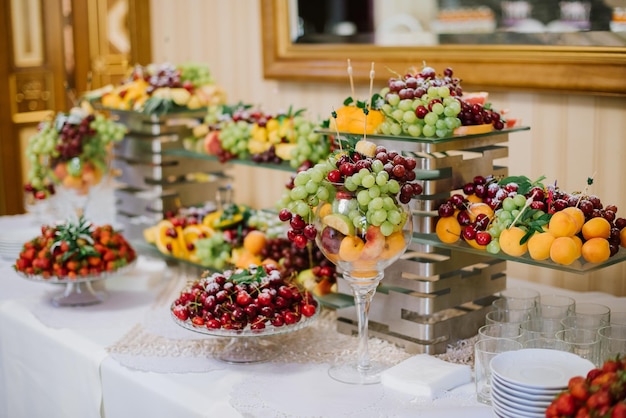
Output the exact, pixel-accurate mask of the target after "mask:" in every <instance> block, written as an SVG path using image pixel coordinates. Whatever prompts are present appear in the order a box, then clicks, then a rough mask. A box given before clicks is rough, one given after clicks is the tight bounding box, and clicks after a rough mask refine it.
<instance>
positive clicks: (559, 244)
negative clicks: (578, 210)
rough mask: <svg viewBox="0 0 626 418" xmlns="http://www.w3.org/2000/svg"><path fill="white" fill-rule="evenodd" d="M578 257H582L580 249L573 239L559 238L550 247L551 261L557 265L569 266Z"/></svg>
mask: <svg viewBox="0 0 626 418" xmlns="http://www.w3.org/2000/svg"><path fill="white" fill-rule="evenodd" d="M557 213H558V212H557ZM578 257H580V249H579V248H578V244H577V243H576V241H575V240H573V239H572V238H571V237H557V238H555V239H554V242H553V243H552V245H551V246H550V259H551V260H552V261H554V262H555V263H557V264H562V265H564V266H569V265H570V264H572V263H573V262H574V261H576V259H578Z"/></svg>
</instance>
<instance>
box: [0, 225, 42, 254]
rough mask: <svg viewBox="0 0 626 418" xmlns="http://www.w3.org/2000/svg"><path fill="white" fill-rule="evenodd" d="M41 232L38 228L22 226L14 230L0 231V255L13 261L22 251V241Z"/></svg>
mask: <svg viewBox="0 0 626 418" xmlns="http://www.w3.org/2000/svg"><path fill="white" fill-rule="evenodd" d="M40 233H41V230H40V229H38V228H23V229H17V230H14V231H8V232H1V231H0V257H2V258H4V259H5V260H9V261H15V260H16V259H17V258H18V257H19V255H20V252H21V251H22V247H23V246H24V243H26V242H27V241H30V240H31V239H33V238H35V237H36V236H37V235H39V234H40Z"/></svg>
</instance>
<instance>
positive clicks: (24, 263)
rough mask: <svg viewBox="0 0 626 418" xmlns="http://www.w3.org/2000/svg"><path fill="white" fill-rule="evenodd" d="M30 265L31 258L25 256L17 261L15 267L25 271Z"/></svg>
mask: <svg viewBox="0 0 626 418" xmlns="http://www.w3.org/2000/svg"><path fill="white" fill-rule="evenodd" d="M30 265H31V262H30V261H29V260H26V259H24V258H18V259H17V261H16V262H15V269H16V270H17V271H25V270H26V268H28V267H30Z"/></svg>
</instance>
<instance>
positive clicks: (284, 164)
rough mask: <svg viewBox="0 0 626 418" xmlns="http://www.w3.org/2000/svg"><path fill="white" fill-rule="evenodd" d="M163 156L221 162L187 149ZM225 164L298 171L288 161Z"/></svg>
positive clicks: (234, 161) (233, 162) (247, 161)
mask: <svg viewBox="0 0 626 418" xmlns="http://www.w3.org/2000/svg"><path fill="white" fill-rule="evenodd" d="M163 155H172V156H177V157H185V158H199V159H201V160H209V161H219V160H218V158H217V157H216V156H215V155H209V154H202V153H199V152H194V151H189V150H186V149H172V150H166V151H163ZM224 164H241V165H248V166H253V167H260V168H268V169H271V170H280V171H289V172H295V171H296V169H295V168H293V167H291V166H290V165H289V163H288V162H286V161H283V162H282V163H280V164H273V163H257V162H254V161H252V160H241V159H237V158H235V159H232V160H228V161H226V162H225V163H224Z"/></svg>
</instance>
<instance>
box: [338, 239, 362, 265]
mask: <svg viewBox="0 0 626 418" xmlns="http://www.w3.org/2000/svg"><path fill="white" fill-rule="evenodd" d="M364 246H365V242H363V240H362V239H361V238H359V237H357V236H355V235H348V236H345V237H343V239H342V240H341V244H340V245H339V259H340V260H343V261H347V262H349V263H350V262H353V261H356V260H358V259H359V258H360V257H361V252H362V251H363V247H364Z"/></svg>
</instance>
